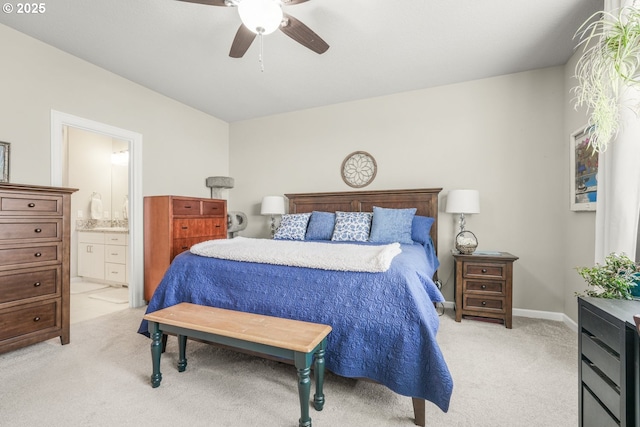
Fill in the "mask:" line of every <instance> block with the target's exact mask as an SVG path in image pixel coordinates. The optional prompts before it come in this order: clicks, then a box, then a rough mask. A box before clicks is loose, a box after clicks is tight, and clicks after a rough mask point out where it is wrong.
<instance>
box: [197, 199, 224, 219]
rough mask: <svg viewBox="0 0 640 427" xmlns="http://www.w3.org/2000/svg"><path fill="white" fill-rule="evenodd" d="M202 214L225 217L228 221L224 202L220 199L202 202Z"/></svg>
mask: <svg viewBox="0 0 640 427" xmlns="http://www.w3.org/2000/svg"><path fill="white" fill-rule="evenodd" d="M202 215H206V216H216V217H221V218H222V217H224V219H225V221H226V219H227V218H226V216H227V215H226V213H225V211H224V203H223V202H219V201H217V200H216V201H210V202H207V201H203V202H202Z"/></svg>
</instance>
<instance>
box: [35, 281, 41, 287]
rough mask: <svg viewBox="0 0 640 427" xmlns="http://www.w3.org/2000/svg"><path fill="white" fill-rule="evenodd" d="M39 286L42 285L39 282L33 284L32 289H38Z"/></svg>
mask: <svg viewBox="0 0 640 427" xmlns="http://www.w3.org/2000/svg"><path fill="white" fill-rule="evenodd" d="M40 285H42V283H40V282H36V283H34V284H33V287H34V288H37V287H38V286H40Z"/></svg>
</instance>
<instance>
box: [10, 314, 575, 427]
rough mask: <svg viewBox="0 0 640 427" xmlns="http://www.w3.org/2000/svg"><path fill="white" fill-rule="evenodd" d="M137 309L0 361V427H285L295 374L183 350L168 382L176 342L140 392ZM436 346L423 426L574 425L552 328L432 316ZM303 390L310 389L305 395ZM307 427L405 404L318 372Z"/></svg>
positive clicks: (391, 419)
mask: <svg viewBox="0 0 640 427" xmlns="http://www.w3.org/2000/svg"><path fill="white" fill-rule="evenodd" d="M143 313H144V309H141V308H138V309H125V310H122V311H118V312H115V313H113V314H108V315H105V316H102V317H99V318H97V319H93V320H88V321H85V322H81V323H78V324H74V325H72V326H71V343H70V344H68V345H65V346H61V345H60V341H59V340H58V339H53V340H49V341H46V342H43V343H39V344H34V345H32V346H29V347H26V348H23V349H19V350H15V351H13V352H10V353H7V354H3V355H0V384H2V387H0V420H2V421H1V422H0V424H2V425H10V426H35V425H47V426H51V427H54V426H65V427H66V426H116V425H117V426H190V427H196V426H213V427H226V426H230V427H231V426H264V427H271V426H273V427H275V426H278V427H282V426H285V427H296V426H297V425H298V421H297V420H298V418H299V416H300V414H299V405H298V393H297V388H296V385H297V379H296V372H295V368H293V367H292V366H290V365H287V364H282V363H277V362H273V361H267V360H263V359H260V358H256V357H252V356H247V355H242V354H239V353H236V352H233V351H229V350H224V349H219V348H215V347H213V346H210V345H207V344H203V343H198V342H191V341H190V342H189V344H188V348H187V359H188V367H187V370H186V372H183V373H179V372H178V371H177V369H176V367H175V365H176V362H177V343H176V339H175V337H170V338H169V343H168V346H167V352H166V353H165V354H164V355H163V357H162V364H161V370H162V374H163V380H162V384H161V385H160V387H159V388H156V389H154V388H152V387H151V385H150V382H149V376H150V374H151V356H150V350H149V344H150V341H149V339H148V338H146V337H144V336H142V335H139V334H137V333H136V332H135V331H136V330H137V328H138V326H139V322H140V319H141V318H142V315H143ZM438 341H439V343H440V346H441V348H442V351H443V353H444V356H445V359H446V360H447V363H448V365H449V368H450V370H451V373H452V375H453V379H454V390H453V397H452V400H451V407H450V409H449V412H448V413H443V412H441V411H440V410H439V409H438V408H437V407H436V406H435V405H433V404H430V403H429V402H427V425H428V426H469V427H483V426H486V427H496V426H505V427H507V426H509V427H513V426H523V427H524V426H526V427H534V426H540V427H543V426H544V427H563V426H567V427H575V426H576V425H577V423H578V378H577V360H578V357H577V336H576V334H575V333H574V332H573V331H571V330H570V329H569V328H567V327H566V326H565V325H563V324H562V323H559V322H553V321H546V320H537V319H527V318H520V317H516V318H514V321H513V329H511V330H509V329H506V328H504V327H503V326H502V325H497V324H492V323H486V322H479V321H473V320H463V321H462V323H456V322H455V321H454V320H453V318H452V313H451V310H447V313H446V314H445V315H444V316H443V317H441V328H440V332H439V334H438ZM312 390H313V389H312ZM325 397H326V403H325V407H324V410H323V411H321V412H317V411H315V410H314V409H313V408H311V409H310V414H311V418H312V419H313V425H314V426H315V427H336V426H346V427H350V426H367V427H377V426H380V427H382V426H385V427H386V426H406V427H410V426H412V425H413V422H412V417H413V412H412V407H411V399H410V398H408V397H404V396H399V395H397V394H395V393H393V392H391V391H390V390H389V389H387V388H386V387H384V386H381V385H378V384H373V383H369V382H365V381H357V380H352V379H346V378H341V377H338V376H336V375H333V374H330V373H329V374H328V375H327V377H326V379H325Z"/></svg>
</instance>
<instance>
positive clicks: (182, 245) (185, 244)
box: [171, 237, 213, 259]
mask: <svg viewBox="0 0 640 427" xmlns="http://www.w3.org/2000/svg"><path fill="white" fill-rule="evenodd" d="M207 240H213V238H212V237H191V238H188V239H173V253H172V254H171V259H173V258H175V257H176V256H178V255H180V254H181V253H182V252H184V251H188V250H189V249H191V246H193V245H195V244H196V243H200V242H205V241H207Z"/></svg>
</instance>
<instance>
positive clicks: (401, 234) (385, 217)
mask: <svg viewBox="0 0 640 427" xmlns="http://www.w3.org/2000/svg"><path fill="white" fill-rule="evenodd" d="M415 214H416V208H409V209H388V208H380V207H378V206H374V207H373V221H372V223H371V236H370V237H369V241H371V242H376V243H394V242H398V243H406V244H412V243H413V240H412V239H411V225H412V223H413V217H414V216H415Z"/></svg>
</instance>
